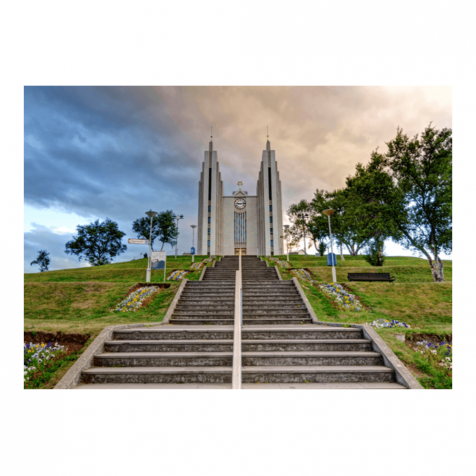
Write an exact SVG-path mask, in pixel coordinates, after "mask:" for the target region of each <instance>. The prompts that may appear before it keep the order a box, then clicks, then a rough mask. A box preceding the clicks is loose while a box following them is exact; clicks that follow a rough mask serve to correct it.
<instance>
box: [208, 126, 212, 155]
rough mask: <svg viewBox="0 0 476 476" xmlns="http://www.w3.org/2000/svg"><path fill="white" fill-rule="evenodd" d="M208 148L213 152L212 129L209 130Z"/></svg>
mask: <svg viewBox="0 0 476 476" xmlns="http://www.w3.org/2000/svg"><path fill="white" fill-rule="evenodd" d="M208 148H209V150H210V152H212V151H213V127H212V128H211V133H210V143H209V144H208Z"/></svg>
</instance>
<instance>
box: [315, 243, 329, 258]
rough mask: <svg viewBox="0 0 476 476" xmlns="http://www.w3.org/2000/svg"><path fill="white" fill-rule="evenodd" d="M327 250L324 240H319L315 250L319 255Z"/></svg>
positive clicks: (322, 254)
mask: <svg viewBox="0 0 476 476" xmlns="http://www.w3.org/2000/svg"><path fill="white" fill-rule="evenodd" d="M326 250H327V246H326V244H325V243H324V242H322V241H321V242H320V243H319V246H318V247H317V251H318V252H319V256H324V253H325V252H326Z"/></svg>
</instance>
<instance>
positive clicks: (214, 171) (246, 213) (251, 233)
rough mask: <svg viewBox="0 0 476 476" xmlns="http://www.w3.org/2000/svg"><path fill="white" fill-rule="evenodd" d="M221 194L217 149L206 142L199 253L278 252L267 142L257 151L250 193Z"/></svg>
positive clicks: (277, 213)
mask: <svg viewBox="0 0 476 476" xmlns="http://www.w3.org/2000/svg"><path fill="white" fill-rule="evenodd" d="M242 185H243V183H242V182H241V181H240V182H238V186H239V190H236V191H234V192H233V193H232V195H225V194H224V190H223V181H222V180H221V173H220V167H219V162H218V156H217V151H216V150H213V142H212V141H210V143H209V149H208V150H207V151H205V160H204V161H203V164H202V172H201V174H200V182H199V186H198V235H197V237H198V243H197V245H198V246H197V254H199V255H211V256H213V255H235V254H239V252H240V250H241V253H242V254H247V255H268V256H270V255H278V254H283V238H282V235H283V213H282V196H281V181H280V179H279V172H278V164H277V162H276V157H275V151H274V150H271V144H270V142H269V140H268V141H267V143H266V150H264V151H263V154H262V160H261V167H260V171H259V176H258V181H257V184H256V195H249V194H248V192H246V191H244V190H242V189H241V186H242Z"/></svg>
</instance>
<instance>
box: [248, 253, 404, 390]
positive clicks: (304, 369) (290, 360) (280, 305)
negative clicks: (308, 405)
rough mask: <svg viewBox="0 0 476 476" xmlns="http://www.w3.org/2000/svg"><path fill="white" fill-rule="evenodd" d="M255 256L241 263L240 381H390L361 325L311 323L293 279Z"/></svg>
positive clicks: (392, 378) (392, 374) (391, 374)
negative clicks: (281, 276) (283, 276)
mask: <svg viewBox="0 0 476 476" xmlns="http://www.w3.org/2000/svg"><path fill="white" fill-rule="evenodd" d="M258 261H259V260H257V258H254V260H252V258H248V259H247V260H246V262H247V264H246V267H245V266H244V264H243V324H244V328H243V330H242V365H243V369H242V381H243V383H244V384H246V383H270V384H277V383H278V384H283V383H286V384H296V383H299V384H304V383H310V384H311V383H312V384H323V383H347V384H349V383H363V382H364V383H371V382H373V383H375V382H378V383H382V385H383V386H386V385H385V384H387V383H388V382H395V372H394V371H393V370H392V369H390V368H388V367H385V366H384V363H383V358H382V356H381V355H380V354H379V353H378V352H374V351H373V349H372V344H371V342H370V341H369V340H367V339H365V338H364V337H363V334H362V330H361V329H356V328H343V327H329V326H319V325H316V324H312V319H311V316H310V315H309V312H308V310H307V308H306V305H305V304H304V301H303V300H302V298H301V295H300V294H299V291H298V290H297V288H296V285H295V284H294V282H293V281H279V280H277V279H279V278H277V274H276V271H275V269H273V268H272V267H271V268H268V269H267V270H266V272H267V273H268V274H264V273H263V271H264V269H263V265H264V266H266V263H264V262H261V263H262V264H260V263H258ZM243 263H244V262H243ZM262 269H263V271H262ZM255 270H256V271H255ZM261 273H263V274H261ZM272 273H274V275H273V274H272ZM395 385H396V386H397V387H400V385H398V384H395Z"/></svg>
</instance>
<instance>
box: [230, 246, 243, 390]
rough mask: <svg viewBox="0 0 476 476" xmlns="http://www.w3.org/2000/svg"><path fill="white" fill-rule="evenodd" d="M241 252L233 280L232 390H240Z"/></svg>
mask: <svg viewBox="0 0 476 476" xmlns="http://www.w3.org/2000/svg"><path fill="white" fill-rule="evenodd" d="M241 283H242V280H241V250H240V258H239V268H238V271H237V272H236V278H235V314H234V333H233V371H232V385H231V388H232V389H233V390H241V365H242V362H241V326H242V323H243V296H242V289H241V287H242V286H241Z"/></svg>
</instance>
